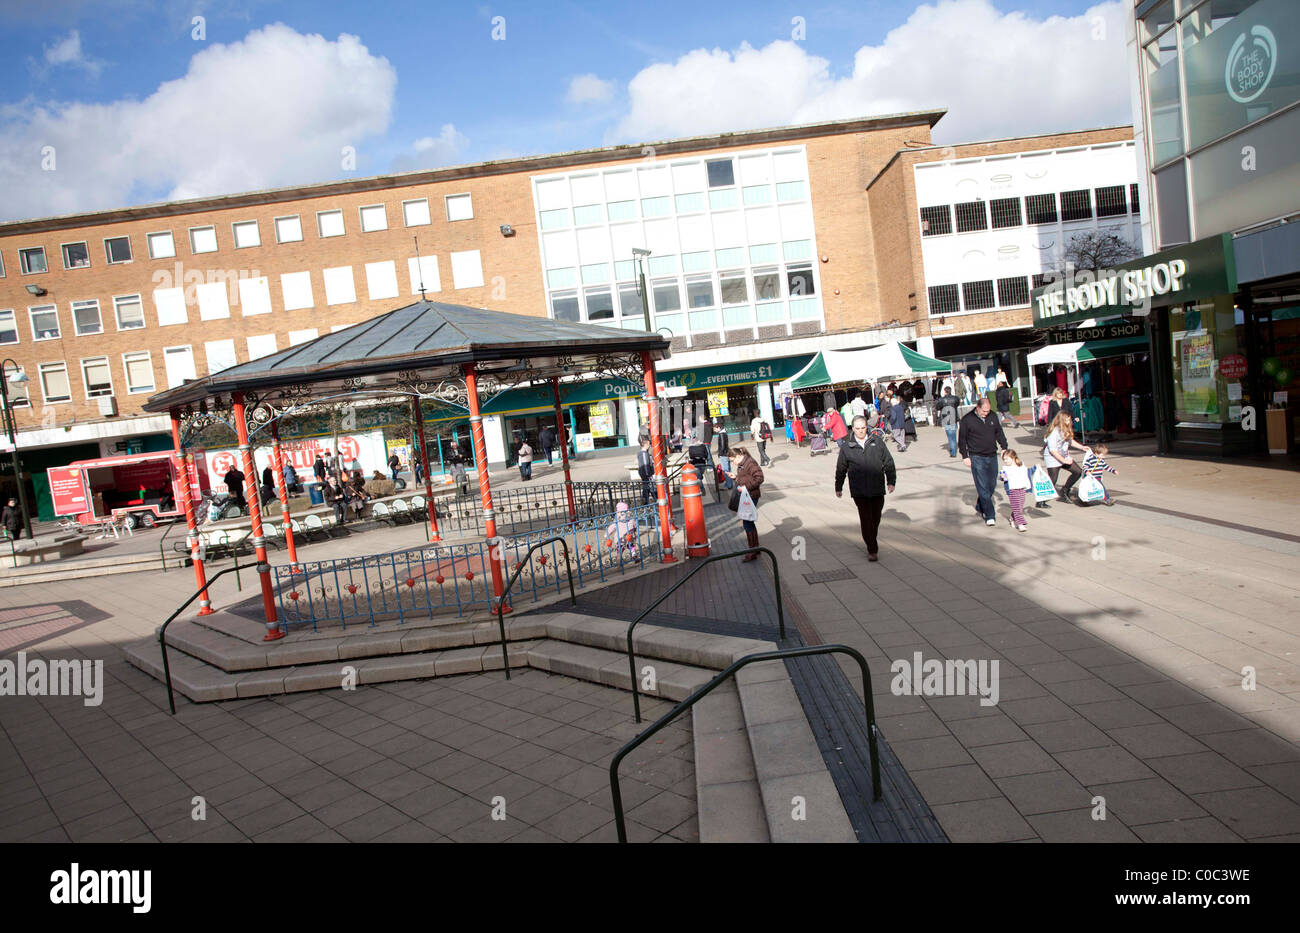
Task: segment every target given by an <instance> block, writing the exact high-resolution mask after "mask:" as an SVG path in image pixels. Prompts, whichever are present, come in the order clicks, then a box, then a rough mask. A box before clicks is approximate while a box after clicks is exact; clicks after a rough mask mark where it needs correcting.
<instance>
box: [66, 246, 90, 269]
mask: <svg viewBox="0 0 1300 933" xmlns="http://www.w3.org/2000/svg"><path fill="white" fill-rule="evenodd" d="M89 265H90V249H89V248H88V247H87V246H86V244H85V242H84V241H83V242H81V243H64V244H63V268H65V269H84V268H86V267H87V266H89Z"/></svg>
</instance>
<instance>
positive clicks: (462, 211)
mask: <svg viewBox="0 0 1300 933" xmlns="http://www.w3.org/2000/svg"><path fill="white" fill-rule="evenodd" d="M447 219H448V220H473V219H474V201H473V199H471V198H470V196H469V195H468V194H449V195H447Z"/></svg>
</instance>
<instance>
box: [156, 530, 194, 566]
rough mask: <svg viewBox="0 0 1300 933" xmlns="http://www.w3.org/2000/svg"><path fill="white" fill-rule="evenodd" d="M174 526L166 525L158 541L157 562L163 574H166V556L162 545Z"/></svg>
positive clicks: (187, 531)
mask: <svg viewBox="0 0 1300 933" xmlns="http://www.w3.org/2000/svg"><path fill="white" fill-rule="evenodd" d="M176 525H177V523H176V522H171V523H170V524H168V525H167V530H166V531H164V532H163V533H162V537H161V538H159V539H158V560H159V561H160V562H161V563H162V569H163V573H166V572H167V555H166V554H164V553H163V545H164V544H166V543H167V536H168V535H169V534H171V533H172V529H173V528H175V527H176ZM188 533H189V529H188V528H187V529H186V534H188Z"/></svg>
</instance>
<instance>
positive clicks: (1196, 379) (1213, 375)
mask: <svg viewBox="0 0 1300 933" xmlns="http://www.w3.org/2000/svg"><path fill="white" fill-rule="evenodd" d="M1244 331H1245V328H1244V326H1243V324H1239V323H1238V322H1237V314H1236V312H1235V311H1234V308H1233V298H1232V296H1231V295H1223V296H1219V297H1216V298H1214V299H1211V300H1207V301H1198V302H1195V303H1192V304H1188V305H1185V306H1183V307H1180V308H1173V309H1170V311H1169V342H1170V346H1169V357H1170V365H1171V367H1172V370H1173V376H1174V418H1175V420H1177V421H1185V422H1193V423H1202V424H1204V423H1216V424H1224V423H1227V422H1229V421H1240V420H1241V408H1242V406H1243V405H1248V404H1250V398H1249V395H1248V393H1247V392H1246V391H1244V390H1243V387H1242V384H1241V382H1240V379H1239V378H1238V379H1233V380H1229V379H1227V378H1225V376H1224V375H1223V371H1222V366H1223V361H1224V360H1225V359H1226V358H1228V357H1230V356H1236V355H1238V354H1241V353H1242V352H1243V350H1244V348H1245V333H1244ZM1230 386H1232V387H1233V388H1230Z"/></svg>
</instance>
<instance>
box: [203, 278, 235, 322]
mask: <svg viewBox="0 0 1300 933" xmlns="http://www.w3.org/2000/svg"><path fill="white" fill-rule="evenodd" d="M194 294H195V295H196V296H197V298H198V300H199V320H200V321H216V320H220V319H221V318H227V317H230V295H229V293H228V292H227V291H226V283H225V282H204V283H203V284H202V285H196V286H195V287H194Z"/></svg>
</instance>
